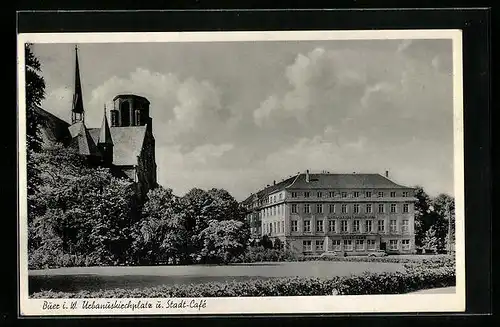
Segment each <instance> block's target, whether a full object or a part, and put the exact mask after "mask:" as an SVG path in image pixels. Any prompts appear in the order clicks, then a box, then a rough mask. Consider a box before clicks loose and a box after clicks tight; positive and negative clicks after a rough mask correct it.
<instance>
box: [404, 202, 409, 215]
mask: <svg viewBox="0 0 500 327" xmlns="http://www.w3.org/2000/svg"><path fill="white" fill-rule="evenodd" d="M409 208H410V206H409V205H408V203H403V212H404V213H408V212H409V211H410V210H409Z"/></svg>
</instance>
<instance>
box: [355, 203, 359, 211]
mask: <svg viewBox="0 0 500 327" xmlns="http://www.w3.org/2000/svg"><path fill="white" fill-rule="evenodd" d="M354 213H359V204H355V205H354Z"/></svg>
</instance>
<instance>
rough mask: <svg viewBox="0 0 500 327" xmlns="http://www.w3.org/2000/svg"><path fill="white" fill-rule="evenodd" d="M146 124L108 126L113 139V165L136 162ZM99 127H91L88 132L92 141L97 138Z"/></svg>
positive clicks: (133, 163)
mask: <svg viewBox="0 0 500 327" xmlns="http://www.w3.org/2000/svg"><path fill="white" fill-rule="evenodd" d="M146 128H147V126H146V125H145V126H127V127H110V128H109V131H110V133H111V139H112V140H113V165H116V166H132V165H136V164H137V157H138V156H139V155H140V154H141V149H142V145H143V143H144V138H145V136H146ZM99 132H100V128H91V129H89V133H90V135H91V136H92V139H93V140H94V142H96V143H97V142H98V140H99Z"/></svg>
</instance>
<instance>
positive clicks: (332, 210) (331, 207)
mask: <svg viewBox="0 0 500 327" xmlns="http://www.w3.org/2000/svg"><path fill="white" fill-rule="evenodd" d="M330 213H335V204H330Z"/></svg>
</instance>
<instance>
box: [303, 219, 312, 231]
mask: <svg viewBox="0 0 500 327" xmlns="http://www.w3.org/2000/svg"><path fill="white" fill-rule="evenodd" d="M304 232H306V233H310V232H311V221H310V220H304Z"/></svg>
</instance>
